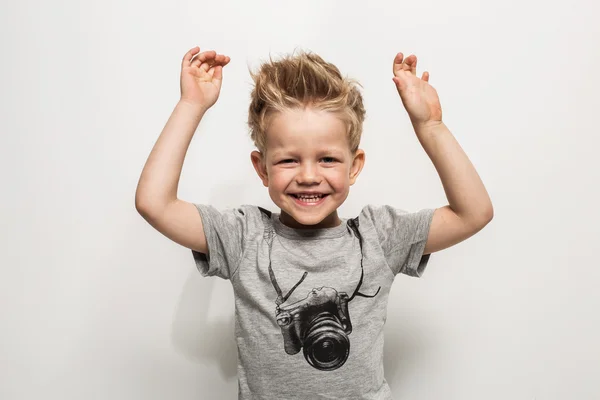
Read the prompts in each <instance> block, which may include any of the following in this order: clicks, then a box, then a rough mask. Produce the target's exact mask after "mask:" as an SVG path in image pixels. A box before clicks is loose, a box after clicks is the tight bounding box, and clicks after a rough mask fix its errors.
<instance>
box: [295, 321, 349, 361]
mask: <svg viewBox="0 0 600 400" xmlns="http://www.w3.org/2000/svg"><path fill="white" fill-rule="evenodd" d="M303 344H304V357H305V358H306V361H308V363H309V364H310V365H312V366H313V367H315V368H317V369H320V370H323V371H331V370H334V369H337V368H339V367H341V366H342V365H344V363H345V362H346V360H347V359H348V355H349V354H350V340H349V339H348V335H347V334H346V332H345V331H344V329H343V327H342V324H341V323H340V321H339V319H338V318H337V317H336V316H335V315H333V314H331V313H329V312H324V313H321V314H320V315H319V316H318V317H317V318H315V319H314V320H313V321H312V322H311V325H310V327H309V328H308V330H307V332H306V336H305V338H304V343H303Z"/></svg>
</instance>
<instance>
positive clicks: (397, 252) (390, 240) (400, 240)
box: [359, 205, 435, 277]
mask: <svg viewBox="0 0 600 400" xmlns="http://www.w3.org/2000/svg"><path fill="white" fill-rule="evenodd" d="M434 211H435V210H434V209H422V210H420V211H417V212H407V211H404V210H401V209H398V208H394V207H392V206H389V205H384V206H374V205H367V206H365V207H364V208H363V209H362V211H361V214H360V217H359V221H360V220H361V219H367V220H368V221H369V222H370V223H371V224H372V225H373V227H374V229H375V231H376V233H377V237H378V239H379V244H380V246H381V249H382V251H383V254H384V256H385V259H386V261H387V263H388V265H389V267H390V269H391V270H392V272H393V273H394V275H397V274H399V273H403V274H406V275H410V276H414V277H421V276H422V275H423V271H424V270H425V267H426V266H427V263H428V262H429V258H430V256H431V254H423V252H424V250H425V244H426V243H427V236H428V235H429V228H430V226H431V221H432V219H433V213H434Z"/></svg>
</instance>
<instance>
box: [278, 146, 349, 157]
mask: <svg viewBox="0 0 600 400" xmlns="http://www.w3.org/2000/svg"><path fill="white" fill-rule="evenodd" d="M294 153H296V150H275V151H274V152H273V153H272V154H273V158H277V157H280V156H282V155H287V154H294ZM317 154H319V155H323V154H333V155H336V156H340V157H341V155H342V154H343V151H341V150H340V149H338V148H327V149H323V150H319V152H318V153H317Z"/></svg>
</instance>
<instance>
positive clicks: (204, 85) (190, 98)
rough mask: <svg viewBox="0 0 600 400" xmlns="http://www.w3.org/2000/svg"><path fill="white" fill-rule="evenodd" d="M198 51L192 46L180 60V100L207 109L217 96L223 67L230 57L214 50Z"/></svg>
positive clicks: (198, 49)
mask: <svg viewBox="0 0 600 400" xmlns="http://www.w3.org/2000/svg"><path fill="white" fill-rule="evenodd" d="M199 51H200V48H199V47H198V46H196V47H194V48H193V49H191V50H190V51H188V52H187V53H185V56H184V57H183V61H182V62H181V81H180V83H181V101H185V102H187V103H190V104H193V105H197V106H200V107H203V108H204V109H208V108H210V107H211V106H212V105H213V104H215V103H216V102H217V99H218V98H219V93H220V91H221V81H222V80H223V67H224V66H225V65H227V64H228V63H229V61H230V58H229V57H227V56H225V55H223V54H217V52H216V51H214V50H209V51H204V52H202V53H200V54H198V52H199ZM194 55H196V57H194Z"/></svg>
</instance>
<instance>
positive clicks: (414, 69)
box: [410, 55, 417, 75]
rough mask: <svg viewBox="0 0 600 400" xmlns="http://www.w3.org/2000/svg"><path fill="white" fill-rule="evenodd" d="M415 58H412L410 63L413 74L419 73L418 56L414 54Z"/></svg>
mask: <svg viewBox="0 0 600 400" xmlns="http://www.w3.org/2000/svg"><path fill="white" fill-rule="evenodd" d="M413 57H414V58H413V59H412V60H411V63H410V72H412V74H413V75H417V56H414V55H413Z"/></svg>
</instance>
